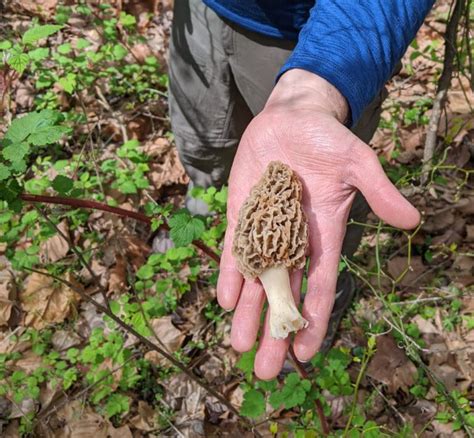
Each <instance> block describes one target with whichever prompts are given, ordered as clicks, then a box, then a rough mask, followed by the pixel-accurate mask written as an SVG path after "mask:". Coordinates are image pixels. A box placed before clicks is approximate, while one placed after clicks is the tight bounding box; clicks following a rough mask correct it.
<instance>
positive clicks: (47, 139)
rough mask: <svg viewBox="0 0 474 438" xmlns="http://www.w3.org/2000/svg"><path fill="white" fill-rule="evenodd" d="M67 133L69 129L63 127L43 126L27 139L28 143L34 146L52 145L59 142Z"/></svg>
mask: <svg viewBox="0 0 474 438" xmlns="http://www.w3.org/2000/svg"><path fill="white" fill-rule="evenodd" d="M68 131H69V129H68V128H66V127H65V126H45V127H44V128H41V129H38V130H37V131H35V132H34V133H32V134H31V135H30V136H29V137H28V141H29V142H30V143H31V144H33V145H35V146H44V145H47V144H53V143H56V142H58V141H59V140H61V138H62V136H63V135H64V134H66V133H67V132H68Z"/></svg>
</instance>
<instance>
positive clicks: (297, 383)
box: [269, 373, 311, 409]
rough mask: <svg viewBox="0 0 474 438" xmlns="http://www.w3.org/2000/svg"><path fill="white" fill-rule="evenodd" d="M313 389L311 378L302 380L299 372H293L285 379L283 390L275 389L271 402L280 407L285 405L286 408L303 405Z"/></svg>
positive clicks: (275, 406) (276, 407)
mask: <svg viewBox="0 0 474 438" xmlns="http://www.w3.org/2000/svg"><path fill="white" fill-rule="evenodd" d="M310 389H311V382H310V381H309V380H301V379H300V377H299V376H298V374H296V373H291V374H289V375H288V376H287V378H286V379H285V386H284V387H283V388H282V390H281V391H275V392H274V393H273V394H272V395H271V396H270V399H269V402H270V404H271V405H272V406H273V407H274V408H275V409H278V408H279V407H280V406H281V405H284V406H285V408H286V409H291V408H294V407H295V406H300V405H302V404H303V403H304V402H305V400H306V394H307V393H308V392H309V390H310Z"/></svg>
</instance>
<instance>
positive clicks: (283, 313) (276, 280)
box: [258, 266, 308, 339]
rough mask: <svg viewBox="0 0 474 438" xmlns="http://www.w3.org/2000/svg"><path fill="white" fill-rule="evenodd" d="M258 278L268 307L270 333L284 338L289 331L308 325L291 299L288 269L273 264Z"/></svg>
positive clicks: (275, 336) (276, 337)
mask: <svg viewBox="0 0 474 438" xmlns="http://www.w3.org/2000/svg"><path fill="white" fill-rule="evenodd" d="M258 278H259V279H260V281H261V282H262V285H263V288H264V289H265V293H266V295H267V300H268V305H269V309H270V319H269V323H270V335H271V336H272V338H275V339H285V338H286V337H287V336H288V335H289V334H290V333H291V332H297V331H298V330H301V329H303V328H305V327H307V326H308V321H306V319H304V318H303V317H302V316H301V314H300V312H299V311H298V308H297V307H296V305H295V301H294V299H293V293H292V291H291V286H290V276H289V274H288V269H286V268H285V267H284V266H275V267H272V268H267V269H265V270H264V271H263V272H262V273H261V274H260V275H259V276H258Z"/></svg>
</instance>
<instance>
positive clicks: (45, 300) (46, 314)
mask: <svg viewBox="0 0 474 438" xmlns="http://www.w3.org/2000/svg"><path fill="white" fill-rule="evenodd" d="M65 277H66V278H65V279H66V280H67V281H68V282H70V283H72V284H74V285H75V286H76V287H78V288H80V287H81V286H80V285H79V283H77V281H76V280H75V279H74V277H73V276H72V275H71V274H70V273H67V274H66V276H65ZM79 300H80V296H79V295H78V294H77V293H76V292H74V291H73V290H72V289H70V288H69V287H67V286H66V285H64V284H63V283H59V284H58V283H56V282H55V280H53V279H52V278H50V277H47V276H45V275H41V274H37V273H33V274H31V275H30V276H29V277H28V281H27V285H26V288H25V289H24V290H23V291H21V292H20V302H21V304H22V308H23V310H24V312H25V313H26V317H25V325H28V326H32V327H34V328H36V329H38V330H39V329H42V328H44V327H47V326H48V325H49V324H53V323H58V322H63V321H64V320H65V319H66V318H67V317H68V316H69V314H70V313H71V311H72V310H73V309H75V308H76V305H77V303H78V302H79Z"/></svg>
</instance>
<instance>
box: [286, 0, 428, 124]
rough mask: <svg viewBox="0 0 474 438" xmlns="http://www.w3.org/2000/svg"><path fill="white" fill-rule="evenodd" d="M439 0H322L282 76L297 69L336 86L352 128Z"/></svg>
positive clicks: (302, 32)
mask: <svg viewBox="0 0 474 438" xmlns="http://www.w3.org/2000/svg"><path fill="white" fill-rule="evenodd" d="M433 3H434V0H338V1H337V2H334V1H333V0H317V2H316V5H315V6H314V7H313V9H312V10H311V13H310V17H309V19H308V21H307V23H306V24H305V26H304V27H303V29H302V30H301V32H300V35H299V38H298V43H297V45H296V47H295V49H294V51H293V53H292V54H291V56H290V57H289V58H288V61H287V62H286V63H285V65H284V66H283V67H282V68H281V70H280V72H279V74H278V77H280V76H281V75H282V74H283V73H285V72H286V71H288V70H290V69H293V68H301V69H303V70H307V71H310V72H312V73H314V74H317V75H318V76H321V77H322V78H324V79H326V80H327V81H328V82H329V83H331V84H332V85H334V86H335V87H336V88H337V89H338V90H339V92H340V93H341V94H342V95H344V97H345V98H346V99H347V102H348V104H349V107H350V123H349V125H350V126H353V125H355V124H356V123H357V121H358V120H359V118H360V116H361V114H362V112H363V111H364V109H365V107H366V106H367V105H368V104H369V103H370V102H371V101H372V100H373V99H374V98H375V96H376V95H377V94H378V93H379V92H380V90H381V88H382V87H383V85H384V84H385V82H386V81H387V80H388V79H389V78H390V76H391V74H392V72H393V70H394V68H395V66H396V64H397V63H398V62H399V60H400V59H401V57H402V56H403V54H404V53H405V51H406V49H407V47H408V45H409V44H410V42H411V41H412V39H413V38H414V36H415V35H416V32H417V31H418V29H419V27H420V26H421V24H422V23H423V20H424V18H425V16H426V15H427V14H428V12H429V10H430V9H431V7H432V5H433Z"/></svg>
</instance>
